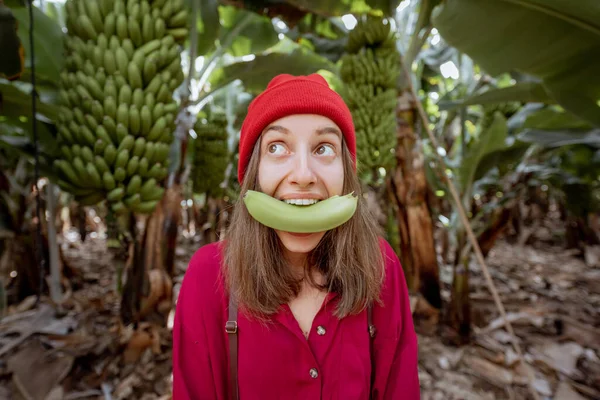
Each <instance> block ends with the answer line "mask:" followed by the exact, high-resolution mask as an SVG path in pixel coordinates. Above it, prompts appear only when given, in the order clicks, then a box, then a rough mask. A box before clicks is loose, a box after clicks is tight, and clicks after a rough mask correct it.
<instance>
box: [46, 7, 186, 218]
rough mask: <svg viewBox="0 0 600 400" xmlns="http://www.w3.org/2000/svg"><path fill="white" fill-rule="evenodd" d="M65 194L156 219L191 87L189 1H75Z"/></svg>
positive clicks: (63, 96) (63, 95)
mask: <svg viewBox="0 0 600 400" xmlns="http://www.w3.org/2000/svg"><path fill="white" fill-rule="evenodd" d="M65 7H66V18H67V19H66V21H67V28H68V36H67V39H66V43H65V53H66V70H65V71H63V72H62V74H61V82H60V84H61V91H60V102H61V116H60V118H59V122H58V124H57V127H58V132H59V144H60V149H61V155H62V157H61V158H60V159H57V160H55V163H54V164H55V167H56V169H57V172H58V174H59V177H60V179H59V180H58V184H59V186H60V187H61V188H62V189H63V190H65V191H67V192H70V193H72V194H74V195H75V197H76V199H77V200H78V201H79V202H80V203H82V204H85V205H92V204H96V203H98V202H101V201H103V200H105V199H106V200H107V203H108V204H107V205H108V206H109V207H110V208H111V209H112V210H113V211H114V212H117V213H119V212H122V211H125V210H131V211H133V212H138V213H151V212H152V211H153V210H154V208H155V206H156V204H157V203H158V201H159V200H160V199H161V197H162V195H163V192H164V188H163V187H162V186H161V182H162V180H163V179H164V178H165V177H166V175H167V167H168V165H167V163H168V153H169V147H170V143H171V141H172V132H173V130H174V122H175V116H176V113H177V109H178V106H177V103H176V102H175V101H174V100H173V91H174V90H175V89H176V88H177V87H178V86H179V85H180V84H181V82H182V81H183V72H182V68H181V57H180V52H181V43H182V42H183V41H184V40H185V38H186V37H187V32H188V30H187V20H188V15H187V10H186V9H185V8H184V4H183V0H68V1H67V2H66V4H65Z"/></svg>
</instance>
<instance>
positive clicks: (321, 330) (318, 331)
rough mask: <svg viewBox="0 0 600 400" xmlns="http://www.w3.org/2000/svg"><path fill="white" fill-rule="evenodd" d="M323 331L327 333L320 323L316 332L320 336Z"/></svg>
mask: <svg viewBox="0 0 600 400" xmlns="http://www.w3.org/2000/svg"><path fill="white" fill-rule="evenodd" d="M325 333H327V331H326V330H325V328H323V327H322V326H321V325H319V326H317V334H319V335H320V336H323V335H324V334H325Z"/></svg>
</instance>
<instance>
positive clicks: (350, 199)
mask: <svg viewBox="0 0 600 400" xmlns="http://www.w3.org/2000/svg"><path fill="white" fill-rule="evenodd" d="M357 203H358V197H357V196H355V195H354V193H349V194H347V195H344V196H331V197H330V198H328V199H326V200H321V201H319V202H318V203H315V204H312V205H307V206H297V205H293V204H288V203H285V202H283V201H281V200H277V199H276V198H274V197H271V196H269V195H268V194H265V193H262V192H256V191H253V190H248V191H247V192H246V193H245V194H244V204H245V205H246V209H247V210H248V213H250V215H251V216H252V217H253V218H254V219H255V220H257V221H258V222H260V223H261V224H263V225H265V226H268V227H269V228H273V229H277V230H281V231H286V232H294V233H313V232H323V231H328V230H330V229H334V228H336V227H338V226H340V225H342V224H343V223H345V222H346V221H348V220H349V219H350V218H351V217H352V216H353V215H354V212H355V211H356V207H357Z"/></svg>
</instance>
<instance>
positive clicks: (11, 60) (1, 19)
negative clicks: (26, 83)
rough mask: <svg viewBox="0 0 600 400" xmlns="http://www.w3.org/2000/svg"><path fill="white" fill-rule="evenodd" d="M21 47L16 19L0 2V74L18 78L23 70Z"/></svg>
mask: <svg viewBox="0 0 600 400" xmlns="http://www.w3.org/2000/svg"><path fill="white" fill-rule="evenodd" d="M22 52H23V47H22V45H21V41H20V40H19V37H18V36H17V20H16V19H15V16H14V15H13V13H12V12H11V11H10V9H9V8H8V7H6V6H5V5H3V4H2V3H0V54H2V57H1V58H0V76H5V77H7V78H9V79H14V78H18V77H19V76H20V75H21V73H22V72H23V68H24V65H23V64H24V62H23V60H22V59H21V54H22Z"/></svg>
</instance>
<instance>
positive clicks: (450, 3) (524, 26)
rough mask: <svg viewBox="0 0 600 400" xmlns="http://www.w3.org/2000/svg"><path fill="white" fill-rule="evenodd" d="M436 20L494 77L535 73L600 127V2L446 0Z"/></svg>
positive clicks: (563, 102)
mask: <svg viewBox="0 0 600 400" xmlns="http://www.w3.org/2000/svg"><path fill="white" fill-rule="evenodd" d="M432 20H433V24H434V26H435V27H436V28H437V29H438V31H439V32H440V34H441V35H442V36H443V38H444V40H445V41H446V42H447V43H449V44H450V45H452V46H454V47H456V48H458V49H459V50H460V51H462V52H464V53H466V54H468V55H469V56H470V57H471V58H473V59H474V60H475V62H477V63H478V64H479V65H481V66H482V68H483V69H485V70H486V71H487V72H488V73H490V74H491V75H493V76H496V75H499V74H501V73H504V72H511V71H518V72H522V73H528V74H531V75H534V76H536V77H538V78H540V79H541V80H542V84H543V85H544V88H545V89H546V90H547V92H548V93H549V94H550V95H551V96H552V97H553V98H554V99H555V100H556V101H557V102H558V103H559V104H561V105H562V106H563V107H564V108H565V109H567V110H569V111H571V112H572V113H573V114H576V115H578V116H579V117H581V118H583V119H585V120H587V121H589V122H591V123H593V124H595V125H600V106H599V104H598V100H599V99H600V74H598V70H600V2H598V1H597V0H578V1H572V0H446V1H445V2H443V3H442V4H441V5H440V6H438V8H436V9H435V10H434V15H433V18H432Z"/></svg>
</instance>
